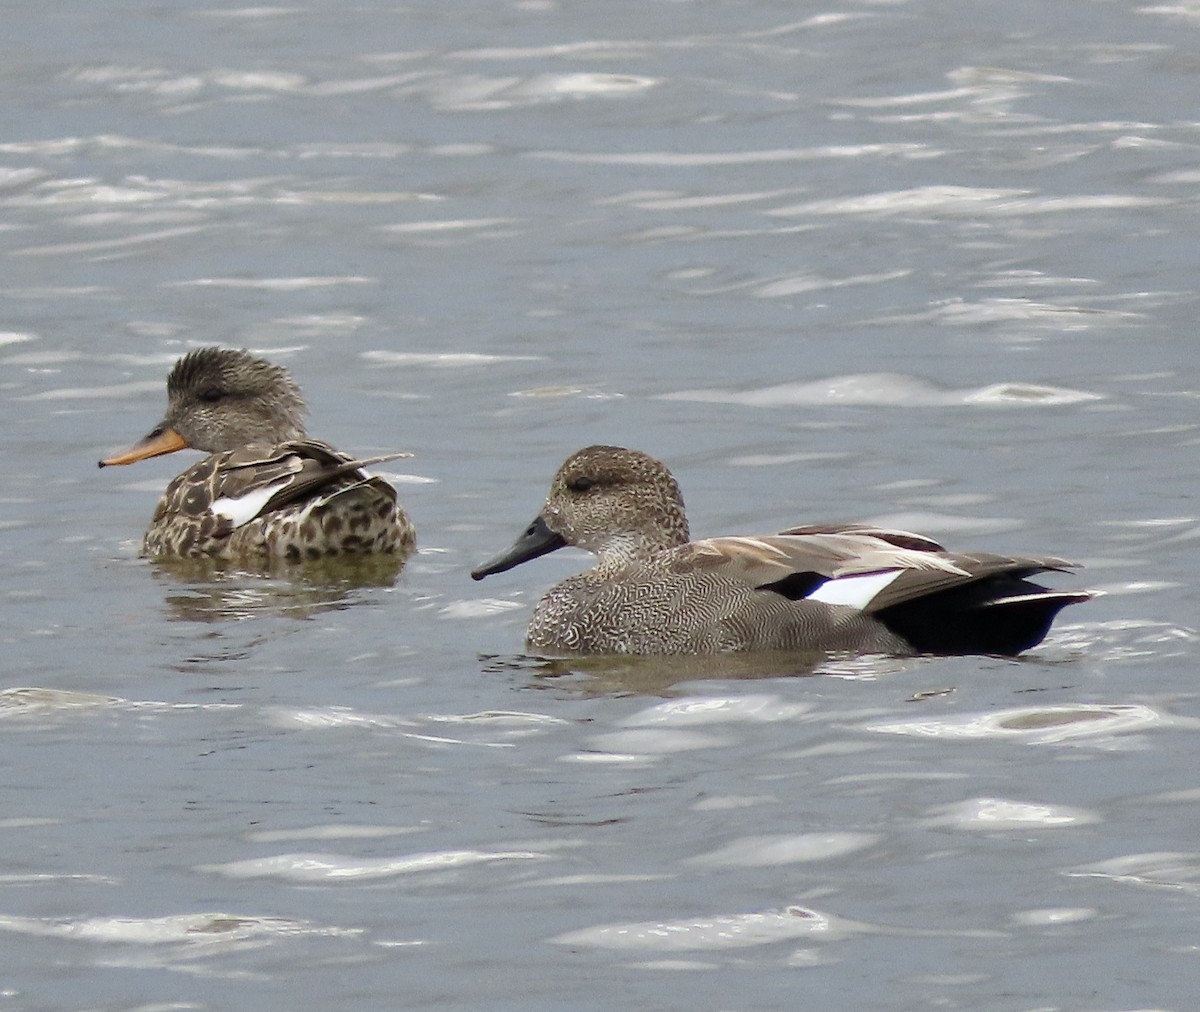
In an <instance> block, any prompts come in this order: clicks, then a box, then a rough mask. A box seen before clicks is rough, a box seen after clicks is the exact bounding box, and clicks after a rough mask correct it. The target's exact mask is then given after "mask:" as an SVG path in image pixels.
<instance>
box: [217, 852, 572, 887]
mask: <svg viewBox="0 0 1200 1012" xmlns="http://www.w3.org/2000/svg"><path fill="white" fill-rule="evenodd" d="M549 856H550V855H549V854H545V853H541V852H539V851H532V850H507V851H505V850H438V851H427V852H425V853H418V854H405V855H403V856H400V857H380V858H363V857H356V856H352V855H348V854H303V853H300V854H276V855H273V856H271V857H262V858H251V859H249V860H246V861H230V862H227V863H225V864H210V865H201V866H200V867H198V868H197V869H196V870H197V871H201V872H211V873H213V874H217V875H223V876H225V877H226V878H235V879H252V878H274V879H280V880H282V881H285V882H305V883H313V882H364V881H374V880H376V879H383V878H393V877H395V876H398V875H414V874H420V873H422V872H446V871H457V870H459V869H462V868H469V867H472V866H477V865H492V864H499V863H501V862H507V861H536V860H543V859H545V858H548V857H549Z"/></svg>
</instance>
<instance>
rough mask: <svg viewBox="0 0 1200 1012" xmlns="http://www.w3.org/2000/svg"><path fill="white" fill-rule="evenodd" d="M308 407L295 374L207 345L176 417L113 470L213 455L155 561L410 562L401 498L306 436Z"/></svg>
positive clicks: (175, 490) (199, 469)
mask: <svg viewBox="0 0 1200 1012" xmlns="http://www.w3.org/2000/svg"><path fill="white" fill-rule="evenodd" d="M305 410H306V408H305V404H304V399H303V397H301V395H300V388H299V387H297V386H296V384H295V382H294V381H293V380H292V378H291V376H289V375H288V373H287V370H286V369H283V368H282V367H281V366H277V365H272V364H271V363H270V362H267V361H266V360H265V359H261V358H255V357H254V356H253V355H251V354H250V353H249V352H247V351H236V350H234V349H230V348H200V349H197V350H196V351H192V352H189V353H188V354H187V355H185V356H184V357H183V358H181V359H179V361H178V362H176V363H175V367H174V368H173V369H172V370H171V375H170V376H169V377H167V413H166V415H165V416H163V420H162V421H161V422H159V423H158V425H156V426H155V427H154V428H153V429H152V430H151V431H150V433H149V434H148V435H147V436H146V437H145V438H144V439H142V440H140V441H139V442H137V443H135V444H134V445H133V446H131V447H129V449H127V450H124V451H122V452H121V453H117V454H114V455H113V456H111V457H108V458H106V459H105V460H102V461H100V466H101V467H106V466H109V465H112V464H132V463H133V462H134V461H137V460H145V459H146V458H147V457H157V456H158V455H159V454H163V453H172V452H174V451H175V450H182V449H184V448H187V447H191V448H192V449H196V450H203V451H204V452H206V453H207V454H208V456H207V457H205V458H204V459H203V460H202V461H200V462H199V463H197V464H193V465H192V466H191V467H189V468H188V469H187V470H186V471H184V472H183V474H181V475H179V476H178V477H176V478H175V479H174V480H173V481H172V482H171V484H170V485H168V486H167V490H166V492H164V493H163V496H162V498H161V499H160V500H159V501H158V508H157V509H155V511H154V517H153V518H152V519H151V521H150V529H149V530H148V531H147V532H146V537H145V540H144V541H143V543H142V550H143V552H144V554H146V555H151V556H176V557H193V558H195V557H202V556H207V557H210V558H221V559H254V558H261V559H267V558H280V559H290V560H302V559H319V558H326V557H329V556H334V555H357V554H366V553H390V554H407V553H408V552H410V551H412V549H413V547H414V545H415V544H416V536H415V534H414V531H413V526H412V523H411V522H410V521H409V519H408V516H407V515H406V514H405V512H404V510H403V508H402V507H401V506H400V504H399V503H398V502H397V500H396V490H395V489H394V488H392V486H391V485H389V484H388V483H387V482H386V481H384V480H383V479H382V478H378V477H372V476H371V475H368V474H367V473H366V471H364V470H363V468H365V467H368V466H370V465H372V464H378V463H382V462H383V461H386V460H393V459H395V458H397V457H408V456H411V454H407V453H394V454H388V455H386V456H382V457H371V458H369V459H364V460H355V459H353V458H351V457H350V456H348V455H347V454H345V453H342V452H341V451H339V450H335V449H334V448H333V447H332V446H330V445H329V444H328V443H322V442H320V441H318V440H315V439H309V438H308V437H306V436H305V434H304V423H303V418H304V414H305Z"/></svg>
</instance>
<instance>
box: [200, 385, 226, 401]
mask: <svg viewBox="0 0 1200 1012" xmlns="http://www.w3.org/2000/svg"><path fill="white" fill-rule="evenodd" d="M224 396H225V391H224V390H222V389H221V388H220V387H209V388H208V389H207V390H205V391H204V393H202V394H201V395H200V400H202V401H204V403H205V404H216V403H217V401H219V400H220V399H221V398H222V397H224Z"/></svg>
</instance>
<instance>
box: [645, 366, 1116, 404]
mask: <svg viewBox="0 0 1200 1012" xmlns="http://www.w3.org/2000/svg"><path fill="white" fill-rule="evenodd" d="M659 397H660V399H661V400H667V401H698V402H703V403H709V404H742V405H746V406H748V407H756V408H776V407H789V406H794V407H801V406H806V405H818V404H853V405H860V404H861V405H881V406H883V405H886V406H891V407H909V408H934V407H939V408H940V407H953V406H964V407H989V408H991V407H995V408H1010V407H1031V406H1047V407H1051V406H1054V407H1056V406H1059V405H1063V404H1080V403H1086V402H1088V401H1096V400H1100V399H1101V395H1100V394H1097V393H1092V392H1090V391H1086V390H1072V389H1070V388H1068V387H1055V386H1046V385H1043V384H1037V383H1021V382H1017V381H1009V382H1002V383H991V384H988V385H987V386H984V387H966V388H962V389H957V390H956V389H953V388H947V387H941V386H937V385H936V384H934V383H931V382H930V381H929V380H925V379H921V378H919V377H916V376H905V375H902V374H898V373H857V374H852V375H848V376H831V377H829V378H828V379H824V380H815V381H796V382H793V383H779V384H776V385H774V386H769V387H759V388H758V389H753V390H723V389H720V388H709V389H699V390H678V391H675V392H672V393H667V394H660V395H659Z"/></svg>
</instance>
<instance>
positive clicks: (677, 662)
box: [479, 651, 896, 696]
mask: <svg viewBox="0 0 1200 1012" xmlns="http://www.w3.org/2000/svg"><path fill="white" fill-rule="evenodd" d="M479 661H480V663H481V664H482V666H483V671H485V672H488V673H492V672H523V673H525V674H526V675H527V676H528V678H529V680H530V687H531V688H551V687H553V688H569V689H573V690H575V691H577V692H580V693H582V694H584V695H589V696H608V695H615V696H621V695H647V696H663V695H672V694H673V693H672V692H671V690H672V689H673V688H675V687H677V686H680V685H682V684H684V683H686V682H696V681H709V680H713V679H726V678H728V679H760V678H798V677H804V676H807V675H814V674H829V673H832V670H834V669H837V670H843V669H844V670H845V671H848V670H849V669H850V668H852V667H854V666H856V665H857V666H858V667H859V668H860V669H861V670H863V671H866V670H868V669H872V668H873V667H875V666H878V668H879V670H881V671H882V670H886V669H887V668H888V667H889V666H890V665H892V664H894V663H896V661H895V659H893V658H886V657H871V658H866V659H863V658H857V657H855V658H851V657H842V656H840V655H837V654H829V653H822V652H820V651H815V652H812V653H762V654H723V655H720V656H716V657H640V656H638V657H614V656H604V657H569V658H567V657H554V658H547V657H534V656H531V655H528V654H480V656H479Z"/></svg>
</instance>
